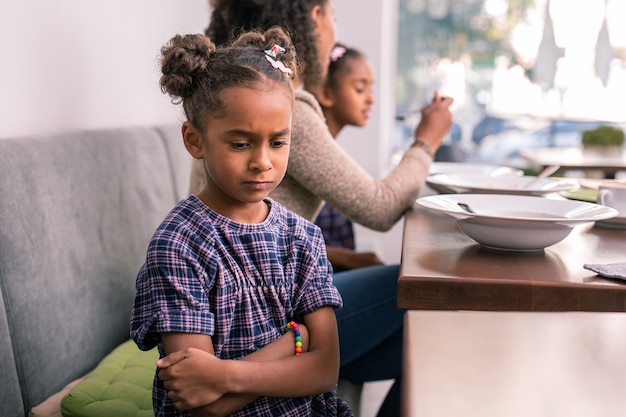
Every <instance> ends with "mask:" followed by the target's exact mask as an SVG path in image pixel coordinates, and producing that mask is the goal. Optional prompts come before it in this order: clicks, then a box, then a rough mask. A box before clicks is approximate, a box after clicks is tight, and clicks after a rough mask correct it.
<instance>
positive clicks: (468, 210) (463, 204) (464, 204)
mask: <svg viewBox="0 0 626 417" xmlns="http://www.w3.org/2000/svg"><path fill="white" fill-rule="evenodd" d="M456 204H457V205H458V206H459V207H461V208H462V209H463V210H465V211H467V212H468V213H472V214H476V212H475V211H474V210H473V209H472V208H471V207H470V206H469V205H467V203H461V202H458V203H456Z"/></svg>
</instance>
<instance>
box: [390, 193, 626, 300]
mask: <svg viewBox="0 0 626 417" xmlns="http://www.w3.org/2000/svg"><path fill="white" fill-rule="evenodd" d="M625 261H626V230H618V229H608V228H601V227H598V226H594V224H593V223H589V224H584V225H579V226H576V227H575V228H574V230H573V231H572V232H571V233H570V235H569V236H568V237H566V238H565V239H564V240H562V241H561V242H559V243H557V244H556V245H553V246H550V247H548V248H546V249H545V250H544V251H542V252H538V253H513V252H496V251H489V250H485V249H482V248H480V246H479V245H478V244H477V243H476V242H475V241H474V240H472V239H470V238H468V237H467V236H465V235H464V234H463V232H461V231H460V229H458V227H457V225H456V222H455V220H454V219H453V218H452V217H450V216H448V215H445V214H442V213H438V212H435V211H433V210H429V209H426V208H422V207H420V206H417V205H415V207H414V208H413V209H412V210H409V211H408V212H407V213H406V215H405V219H404V231H403V240H402V260H401V267H400V277H399V279H398V307H400V308H405V309H430V310H485V311H487V310H488V311H626V283H622V282H621V281H618V280H614V279H607V278H603V277H600V276H597V275H595V274H594V273H593V272H591V271H588V270H586V269H584V268H583V264H586V263H590V264H591V263H614V262H625Z"/></svg>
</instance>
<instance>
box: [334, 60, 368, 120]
mask: <svg viewBox="0 0 626 417" xmlns="http://www.w3.org/2000/svg"><path fill="white" fill-rule="evenodd" d="M343 59H345V60H346V62H345V64H346V66H345V69H344V70H343V71H340V72H337V73H336V74H334V78H335V87H334V88H330V87H325V90H326V97H327V98H328V99H329V101H328V103H329V104H330V105H329V106H328V107H326V108H325V109H324V113H325V114H326V115H327V117H328V118H330V119H333V120H334V121H335V122H336V123H337V124H338V125H340V126H346V125H350V126H365V124H366V123H367V120H368V119H369V117H370V112H371V109H372V105H373V104H374V96H373V95H372V85H373V84H374V77H373V73H372V68H371V67H370V65H369V63H368V62H367V60H366V59H365V58H351V57H344V58H343Z"/></svg>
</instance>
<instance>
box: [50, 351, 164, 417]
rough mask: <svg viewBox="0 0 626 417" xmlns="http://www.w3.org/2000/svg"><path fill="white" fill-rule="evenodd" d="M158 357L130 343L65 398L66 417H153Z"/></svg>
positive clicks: (98, 367)
mask: <svg viewBox="0 0 626 417" xmlns="http://www.w3.org/2000/svg"><path fill="white" fill-rule="evenodd" d="M158 358H159V353H158V351H157V350H156V349H152V350H150V351H147V352H144V351H141V350H139V348H137V346H136V345H135V343H134V342H133V341H132V340H128V341H126V342H124V343H122V344H121V345H119V346H118V347H117V348H115V349H114V350H113V351H112V352H111V353H110V354H109V355H107V356H106V357H105V358H104V359H102V361H101V362H100V363H99V364H98V366H97V367H96V368H95V369H94V370H93V371H91V372H90V373H89V375H87V377H86V378H85V379H84V380H83V381H82V382H81V383H79V384H78V385H76V386H75V387H74V388H72V390H71V391H70V392H69V393H68V394H67V395H66V396H65V397H63V400H61V413H62V414H63V416H64V417H91V416H101V417H109V416H110V417H119V416H127V417H154V411H153V409H152V382H153V379H154V372H155V370H156V361H157V359H158Z"/></svg>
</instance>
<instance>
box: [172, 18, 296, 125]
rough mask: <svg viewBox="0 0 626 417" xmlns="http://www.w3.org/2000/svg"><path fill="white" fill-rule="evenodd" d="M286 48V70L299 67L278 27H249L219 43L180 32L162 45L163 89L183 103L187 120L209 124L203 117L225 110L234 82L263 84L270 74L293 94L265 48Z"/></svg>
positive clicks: (282, 57)
mask: <svg viewBox="0 0 626 417" xmlns="http://www.w3.org/2000/svg"><path fill="white" fill-rule="evenodd" d="M274 45H278V46H280V47H282V48H283V49H284V51H283V52H281V53H280V54H279V55H278V56H277V57H276V61H280V62H281V63H282V64H283V65H284V66H285V68H287V69H285V70H284V71H288V70H291V71H292V72H293V73H297V71H298V64H297V59H296V53H295V49H294V47H293V45H292V43H291V39H290V38H289V36H288V35H287V34H286V33H285V32H284V31H283V30H282V29H281V28H278V27H275V28H271V29H269V30H267V31H265V32H246V33H244V34H242V35H241V36H239V37H238V38H237V39H235V40H234V41H233V42H229V43H227V44H225V45H222V46H220V47H216V46H215V44H214V43H213V42H211V40H210V39H209V38H208V37H207V36H206V35H204V34H193V35H176V36H175V37H173V38H172V39H171V40H170V41H169V42H168V43H167V44H165V45H164V46H163V47H162V48H161V72H162V75H161V78H160V84H161V91H163V92H164V93H167V94H169V96H170V97H172V102H174V103H182V104H183V109H184V111H185V115H186V116H187V120H189V121H190V122H191V123H192V124H193V125H194V126H196V127H197V128H200V129H201V130H204V127H205V126H204V123H203V120H204V117H206V116H207V115H218V114H220V112H222V111H223V110H224V102H223V100H222V94H221V93H222V91H223V90H224V89H226V88H229V87H247V88H257V89H258V88H259V87H260V86H263V88H268V87H267V85H266V84H267V82H268V80H271V81H274V82H276V83H277V84H279V85H281V86H282V87H283V88H285V90H286V92H287V94H288V95H289V96H290V97H291V98H292V99H293V86H292V84H291V79H290V78H289V76H288V74H286V73H285V72H284V71H282V70H280V69H277V68H275V67H274V66H273V65H272V63H271V62H268V59H267V57H268V56H267V54H266V52H265V50H270V49H272V47H273V46H274Z"/></svg>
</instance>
